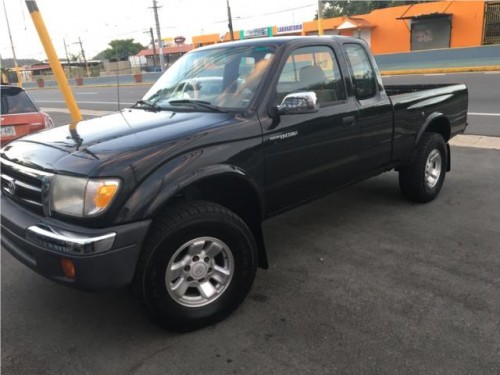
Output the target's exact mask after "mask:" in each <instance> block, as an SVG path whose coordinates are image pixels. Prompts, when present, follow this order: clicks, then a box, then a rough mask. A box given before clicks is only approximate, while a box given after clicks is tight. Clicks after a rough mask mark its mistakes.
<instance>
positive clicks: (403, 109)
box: [385, 83, 468, 160]
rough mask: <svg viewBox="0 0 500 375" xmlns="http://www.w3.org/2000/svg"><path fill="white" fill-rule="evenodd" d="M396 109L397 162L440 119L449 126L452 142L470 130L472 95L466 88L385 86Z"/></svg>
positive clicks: (395, 153) (395, 146) (395, 141)
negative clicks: (430, 125)
mask: <svg viewBox="0 0 500 375" xmlns="http://www.w3.org/2000/svg"><path fill="white" fill-rule="evenodd" d="M385 90H386V93H387V95H388V96H389V98H390V100H391V102H392V104H393V108H394V138H393V142H394V143H393V145H394V149H393V150H394V152H393V159H394V160H401V159H404V155H405V154H406V152H405V151H404V150H407V149H408V147H414V145H415V143H416V141H417V137H418V136H419V132H420V130H421V129H425V124H426V123H428V122H430V121H433V120H435V119H438V118H441V117H442V118H443V121H448V122H449V137H448V139H446V141H448V140H449V139H451V138H452V137H454V136H455V135H457V134H460V133H463V132H464V130H465V127H466V126H467V106H468V94H467V87H466V86H465V85H464V84H449V83H448V84H446V83H445V84H422V85H388V86H385Z"/></svg>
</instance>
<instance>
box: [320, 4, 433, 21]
mask: <svg viewBox="0 0 500 375" xmlns="http://www.w3.org/2000/svg"><path fill="white" fill-rule="evenodd" d="M425 2H426V1H368V0H363V1H359V0H334V1H323V2H322V3H323V18H333V17H341V16H347V17H349V16H354V15H358V14H367V13H370V12H371V11H372V10H375V9H383V8H390V7H397V6H401V5H410V4H418V3H425ZM314 19H318V13H316V16H315V17H314Z"/></svg>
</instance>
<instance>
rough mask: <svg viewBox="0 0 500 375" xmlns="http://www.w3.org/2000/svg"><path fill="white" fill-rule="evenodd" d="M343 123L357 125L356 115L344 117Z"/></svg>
mask: <svg viewBox="0 0 500 375" xmlns="http://www.w3.org/2000/svg"><path fill="white" fill-rule="evenodd" d="M342 125H344V126H354V125H356V117H355V116H347V117H344V118H343V119H342Z"/></svg>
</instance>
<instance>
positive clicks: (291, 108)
mask: <svg viewBox="0 0 500 375" xmlns="http://www.w3.org/2000/svg"><path fill="white" fill-rule="evenodd" d="M207 77H209V78H207ZM188 83H189V84H188ZM204 84H208V85H206V87H205V88H203V85H204ZM180 89H182V90H181V93H182V95H179V94H178V93H179V90H180ZM179 97H180V98H179ZM467 105H468V93H467V88H466V86H465V85H463V84H441V85H438V84H431V85H417V86H404V85H401V86H389V87H384V85H383V83H382V79H381V76H380V74H379V71H378V69H377V65H376V62H375V59H374V58H373V56H372V54H371V52H370V49H369V47H368V45H367V44H366V43H365V42H364V41H362V40H360V39H357V38H350V37H341V36H330V37H276V38H263V39H253V40H244V41H238V42H231V43H223V44H217V45H214V46H209V47H204V48H199V49H195V50H193V51H191V52H189V53H187V54H185V55H184V56H183V57H181V58H180V59H179V60H178V61H177V62H176V63H175V64H174V65H172V66H171V67H170V69H168V70H167V71H166V72H165V73H164V74H163V75H162V76H161V78H160V79H159V80H158V81H157V82H156V83H155V84H154V85H153V86H152V87H151V89H150V90H149V91H148V92H147V93H146V95H145V96H144V97H143V99H142V100H140V101H139V102H137V103H136V105H134V106H133V107H132V108H128V109H124V110H122V111H121V112H120V113H116V114H111V115H109V116H104V117H100V118H95V119H92V120H87V121H82V122H79V123H77V124H71V125H69V126H65V127H58V128H56V129H52V130H49V131H46V132H42V133H38V134H34V135H30V136H28V137H25V138H23V139H20V140H17V141H14V142H11V143H10V144H8V145H7V146H5V147H4V148H2V149H1V150H0V163H1V167H2V180H1V183H2V185H1V187H2V198H1V199H2V201H1V204H2V213H1V219H2V220H1V226H2V244H3V246H4V248H5V249H6V250H7V251H9V252H10V253H11V254H12V255H13V256H15V257H16V258H17V259H18V260H20V261H21V262H22V263H24V264H25V265H27V266H28V267H30V268H32V269H34V270H35V271H36V272H39V273H40V274H42V275H44V276H46V277H48V278H50V279H52V280H54V281H57V282H60V283H62V284H65V285H68V286H72V287H76V288H82V289H92V290H98V289H104V288H117V287H122V286H125V285H131V286H132V289H133V290H135V291H136V292H137V294H138V295H139V297H140V298H141V299H142V301H143V302H144V304H145V306H146V307H147V309H148V310H149V313H150V314H151V317H152V318H153V320H154V321H155V322H157V323H159V324H161V325H162V326H164V327H166V328H168V329H172V330H191V329H196V328H200V327H203V326H206V325H208V324H212V323H214V322H217V321H220V320H221V319H223V318H224V317H226V316H228V315H229V314H230V313H231V312H232V311H233V310H234V309H235V308H236V307H237V306H238V305H239V304H240V303H241V302H242V301H243V300H244V299H245V297H246V295H247V294H248V292H249V290H250V288H251V286H252V283H253V280H254V277H255V274H256V269H257V267H258V266H260V267H262V268H267V263H268V260H267V256H266V254H267V253H266V251H267V250H266V248H265V243H264V237H263V234H262V229H261V224H262V222H263V221H264V220H266V219H268V218H270V217H272V216H274V215H277V214H279V213H281V212H283V211H286V210H289V209H291V208H293V207H295V206H297V205H299V204H302V203H305V202H307V201H309V200H311V199H313V198H317V197H319V196H322V195H324V194H327V193H329V192H331V191H333V190H335V189H338V188H341V187H343V186H346V185H349V184H352V183H355V182H357V181H362V180H364V179H366V178H369V177H371V176H375V175H378V174H380V173H382V172H385V171H390V170H396V171H398V172H399V185H400V188H401V192H402V193H403V195H404V196H406V197H407V198H408V199H409V200H411V201H415V202H420V203H425V202H430V201H432V200H433V199H435V198H436V197H437V196H438V194H439V192H440V190H441V188H442V186H443V183H444V179H445V175H446V173H447V171H449V170H450V167H451V164H452V163H451V153H450V147H449V145H448V141H449V140H450V139H451V138H452V137H454V136H455V135H457V134H459V133H462V132H463V131H464V130H465V127H466V125H467ZM413 207H415V206H414V205H408V210H411V209H413ZM329 209H332V208H329ZM387 229H388V230H397V228H387ZM360 230H363V229H362V228H360ZM304 251H307V248H304ZM318 287H321V285H319V286H318ZM274 292H275V293H279V291H274Z"/></svg>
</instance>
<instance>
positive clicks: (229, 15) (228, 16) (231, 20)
mask: <svg viewBox="0 0 500 375" xmlns="http://www.w3.org/2000/svg"><path fill="white" fill-rule="evenodd" d="M226 4H227V22H228V24H227V26H228V27H229V34H230V36H231V41H234V35H233V19H232V17H231V7H230V6H229V0H226Z"/></svg>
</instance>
